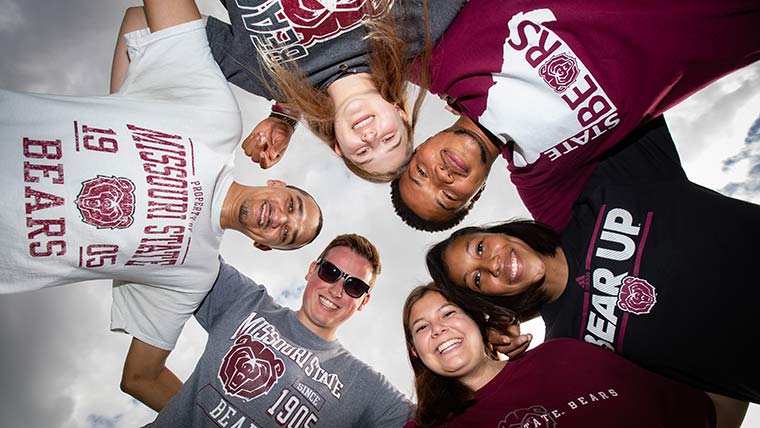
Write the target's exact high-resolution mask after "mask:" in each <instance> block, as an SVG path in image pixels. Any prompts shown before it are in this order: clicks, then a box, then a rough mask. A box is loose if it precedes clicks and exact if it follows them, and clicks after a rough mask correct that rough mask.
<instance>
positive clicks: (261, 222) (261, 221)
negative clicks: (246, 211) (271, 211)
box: [259, 202, 269, 226]
mask: <svg viewBox="0 0 760 428" xmlns="http://www.w3.org/2000/svg"><path fill="white" fill-rule="evenodd" d="M267 208H269V204H268V203H267V202H264V203H263V204H262V205H261V214H259V226H263V225H264V217H265V215H264V214H265V213H266V211H267Z"/></svg>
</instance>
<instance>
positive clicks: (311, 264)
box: [303, 262, 317, 281]
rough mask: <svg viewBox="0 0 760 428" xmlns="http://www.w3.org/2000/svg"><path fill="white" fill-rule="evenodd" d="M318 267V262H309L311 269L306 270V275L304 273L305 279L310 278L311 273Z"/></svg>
mask: <svg viewBox="0 0 760 428" xmlns="http://www.w3.org/2000/svg"><path fill="white" fill-rule="evenodd" d="M316 268H317V262H311V263H310V264H309V270H308V271H307V272H306V275H304V277H303V279H305V280H306V281H308V280H309V278H310V277H311V274H312V273H313V272H314V269H316Z"/></svg>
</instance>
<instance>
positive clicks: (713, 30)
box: [430, 0, 760, 230]
mask: <svg viewBox="0 0 760 428" xmlns="http://www.w3.org/2000/svg"><path fill="white" fill-rule="evenodd" d="M758 28H760V5H759V4H758V2H757V0H728V1H707V0H619V1H614V2H610V1H598V0H586V1H581V2H577V1H574V2H568V1H564V0H539V1H536V0H510V1H504V0H471V1H470V2H468V4H466V5H465V6H464V8H463V9H462V11H461V12H460V13H459V15H458V16H457V18H456V19H455V20H454V22H453V23H452V24H451V26H450V27H449V28H448V30H447V31H446V33H445V34H444V36H443V38H442V39H441V41H440V42H439V43H438V44H437V45H436V47H435V50H434V52H433V55H432V58H431V63H430V73H431V88H430V90H431V92H433V93H435V94H439V95H445V96H447V97H448V98H449V99H450V100H452V99H453V100H454V101H451V102H453V103H454V104H455V106H456V107H458V108H459V109H460V110H461V111H462V113H464V114H466V115H468V116H469V117H471V118H472V119H474V120H475V121H477V122H478V123H480V124H481V125H482V126H484V127H485V128H487V129H488V130H489V131H491V133H493V134H494V135H495V136H496V137H498V138H499V139H500V140H501V141H502V142H504V143H508V144H507V145H506V147H505V149H504V150H503V152H502V155H503V156H504V158H505V159H506V160H507V161H508V162H509V166H508V169H509V171H510V174H511V179H512V182H513V183H514V184H515V185H516V186H517V190H518V193H519V194H520V197H521V198H522V200H523V202H524V204H525V206H526V207H527V209H528V210H529V211H530V213H531V214H532V215H533V217H534V218H535V219H537V220H540V221H542V222H545V223H548V224H549V225H551V226H553V227H554V228H556V229H558V230H561V229H562V228H563V227H564V226H565V225H566V224H567V221H568V220H569V217H570V209H571V206H572V203H573V202H574V201H575V199H576V198H577V197H578V195H579V194H580V193H581V191H582V190H583V188H584V186H585V184H586V182H587V180H588V178H589V177H590V175H591V173H592V171H593V170H594V168H595V167H596V165H597V163H598V162H599V160H600V158H601V157H602V155H603V154H604V153H605V152H606V151H607V150H608V149H609V148H610V147H612V146H614V145H615V144H617V143H618V142H619V141H620V140H621V139H622V138H623V137H624V136H625V135H627V134H628V133H629V132H630V131H631V130H633V129H634V128H635V127H637V126H638V125H640V124H642V123H644V122H646V121H647V120H649V119H651V118H653V117H655V116H658V115H660V114H661V113H662V112H664V111H665V110H667V109H668V108H670V107H672V106H674V105H675V104H677V103H678V102H680V101H681V100H683V99H684V98H685V97H687V96H689V95H690V94H692V93H694V92H696V91H697V90H699V89H701V88H703V87H704V86H706V85H707V84H709V83H711V82H712V81H714V80H716V79H717V78H719V77H721V76H723V75H725V74H727V73H729V72H731V71H733V70H736V69H738V68H741V67H742V66H745V65H747V64H750V63H752V62H754V61H756V60H757V59H758V58H760V37H758Z"/></svg>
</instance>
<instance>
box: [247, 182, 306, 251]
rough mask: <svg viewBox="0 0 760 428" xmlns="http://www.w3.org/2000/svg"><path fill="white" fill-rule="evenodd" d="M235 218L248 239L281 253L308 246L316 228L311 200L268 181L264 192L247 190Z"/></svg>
mask: <svg viewBox="0 0 760 428" xmlns="http://www.w3.org/2000/svg"><path fill="white" fill-rule="evenodd" d="M237 214H238V220H239V221H240V224H242V225H243V227H244V228H245V231H246V232H245V233H246V235H248V237H250V238H251V239H253V240H254V241H255V242H256V243H257V244H259V245H264V246H268V247H271V248H277V249H283V250H285V249H293V248H299V247H302V246H303V245H305V244H306V243H307V242H310V241H311V240H312V239H313V238H314V236H315V235H316V233H317V227H318V224H319V207H318V206H317V203H316V202H315V201H314V199H312V197H311V196H309V195H308V194H305V193H304V192H302V191H300V190H298V189H294V188H291V187H286V186H285V183H283V182H282V181H278V180H268V181H267V186H266V187H265V188H249V189H248V190H247V195H246V197H245V198H244V200H243V202H242V203H241V204H240V209H239V212H238V213H237Z"/></svg>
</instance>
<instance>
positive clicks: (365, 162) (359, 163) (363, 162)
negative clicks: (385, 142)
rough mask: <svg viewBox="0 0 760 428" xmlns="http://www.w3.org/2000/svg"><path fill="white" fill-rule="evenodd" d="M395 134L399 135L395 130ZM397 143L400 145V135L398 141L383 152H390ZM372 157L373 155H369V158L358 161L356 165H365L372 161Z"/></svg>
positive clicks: (394, 148)
mask: <svg viewBox="0 0 760 428" xmlns="http://www.w3.org/2000/svg"><path fill="white" fill-rule="evenodd" d="M396 135H400V134H399V133H398V132H397V133H396ZM399 145H401V137H399V139H398V142H397V143H396V144H394V145H393V147H391V148H389V149H388V150H386V151H385V152H386V153H388V152H392V151H394V150H396V147H398V146H399ZM374 159H375V158H374V157H371V158H369V159H365V160H363V161H361V162H358V163H357V165H366V164H368V163H370V162H372V161H373V160H374Z"/></svg>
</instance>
